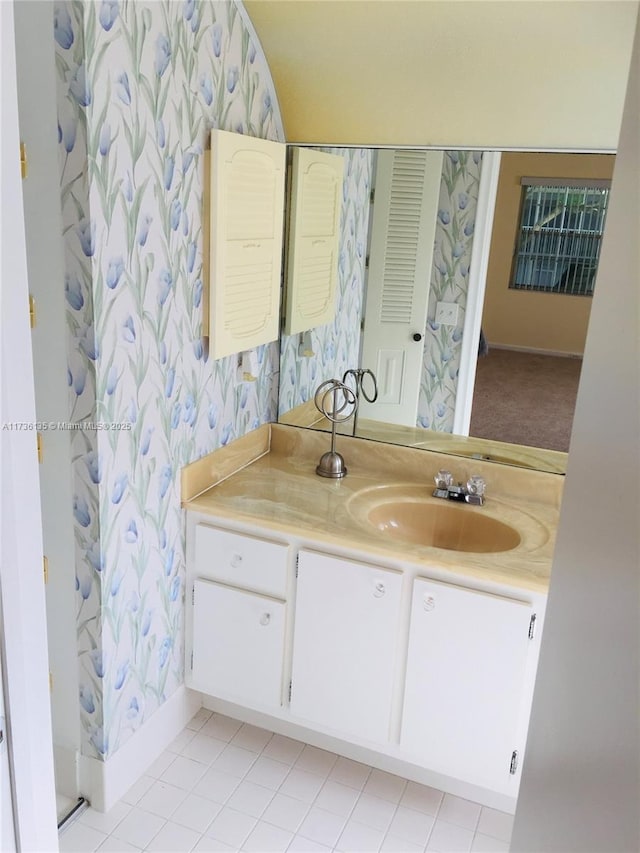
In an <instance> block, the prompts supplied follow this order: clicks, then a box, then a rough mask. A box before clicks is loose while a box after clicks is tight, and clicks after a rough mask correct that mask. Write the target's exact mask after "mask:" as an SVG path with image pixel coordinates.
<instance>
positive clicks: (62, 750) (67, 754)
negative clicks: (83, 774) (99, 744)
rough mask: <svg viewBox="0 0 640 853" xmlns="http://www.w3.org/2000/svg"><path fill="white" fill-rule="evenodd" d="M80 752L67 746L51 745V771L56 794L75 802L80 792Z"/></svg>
mask: <svg viewBox="0 0 640 853" xmlns="http://www.w3.org/2000/svg"><path fill="white" fill-rule="evenodd" d="M79 762H80V752H79V750H77V749H73V748H71V747H68V746H59V745H58V744H56V743H54V745H53V770H54V773H55V779H56V794H62V795H63V796H64V797H69V798H70V799H72V800H75V799H76V798H77V796H78V791H79V790H80V778H79V776H80V767H79Z"/></svg>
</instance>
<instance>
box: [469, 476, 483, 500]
mask: <svg viewBox="0 0 640 853" xmlns="http://www.w3.org/2000/svg"><path fill="white" fill-rule="evenodd" d="M486 487H487V484H486V482H485V479H484V477H480V476H479V475H478V474H472V475H471V476H470V477H469V479H468V480H467V492H468V493H469V494H470V495H478V497H482V496H483V495H484V490H485V489H486Z"/></svg>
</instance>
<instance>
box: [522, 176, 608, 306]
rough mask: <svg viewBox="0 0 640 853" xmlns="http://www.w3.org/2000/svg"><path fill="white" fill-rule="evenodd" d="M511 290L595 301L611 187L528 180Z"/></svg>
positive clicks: (524, 180)
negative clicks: (572, 296) (563, 294)
mask: <svg viewBox="0 0 640 853" xmlns="http://www.w3.org/2000/svg"><path fill="white" fill-rule="evenodd" d="M521 184H522V204H521V215H520V225H519V228H518V238H517V244H516V251H515V257H514V264H513V272H512V276H511V282H510V284H509V287H510V288H514V289H516V290H535V291H544V292H546V293H565V294H570V295H579V296H591V295H592V294H593V286H594V282H595V277H596V271H597V268H598V259H599V257H600V244H601V242H602V232H603V230H604V223H605V218H606V214H607V203H608V201H609V187H610V182H609V181H604V180H597V181H584V180H579V181H570V180H564V179H552V178H522V180H521Z"/></svg>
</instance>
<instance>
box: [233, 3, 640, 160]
mask: <svg viewBox="0 0 640 853" xmlns="http://www.w3.org/2000/svg"><path fill="white" fill-rule="evenodd" d="M244 5H245V7H246V9H247V11H248V13H249V16H250V18H251V20H252V22H253V24H254V26H255V28H256V31H257V34H258V36H259V38H260V41H261V42H262V45H263V48H264V51H265V54H266V56H267V60H268V62H269V66H270V69H271V73H272V75H273V78H274V83H275V86H276V91H277V93H278V98H279V102H280V109H281V112H282V117H283V121H284V126H285V133H286V139H287V141H289V142H307V143H319V142H323V143H327V142H333V143H338V144H340V143H343V144H390V145H437V146H443V147H447V146H462V147H465V146H466V147H476V146H477V147H489V148H491V147H493V148H500V149H505V148H510V147H516V148H519V147H525V148H532V149H546V148H552V149H569V150H593V151H612V150H615V148H616V147H617V140H618V133H619V128H620V121H621V116H622V107H623V101H624V94H625V89H626V82H627V76H628V70H629V64H630V59H631V47H632V41H633V33H634V28H635V21H636V16H637V11H638V3H637V2H635V1H634V2H631V1H630V0H629V1H628V0H620V2H618V0H602V2H601V1H600V0H576V1H575V2H574V0H566V2H565V0H554V2H545V0H510V2H500V0H457V1H455V2H454V0H245V3H244Z"/></svg>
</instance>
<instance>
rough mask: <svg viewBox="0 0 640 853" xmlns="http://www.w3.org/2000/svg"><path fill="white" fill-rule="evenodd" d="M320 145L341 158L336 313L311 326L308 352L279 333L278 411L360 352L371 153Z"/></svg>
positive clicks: (309, 393) (306, 396)
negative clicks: (301, 351) (300, 351)
mask: <svg viewBox="0 0 640 853" xmlns="http://www.w3.org/2000/svg"><path fill="white" fill-rule="evenodd" d="M320 150H321V151H325V152H327V153H328V154H337V155H339V156H342V157H344V160H345V164H344V180H343V182H342V212H341V217H340V223H341V236H340V254H339V257H338V292H337V296H336V315H335V319H334V320H333V322H332V323H327V324H326V325H324V326H317V327H316V328H314V329H312V330H311V342H312V348H313V356H309V357H305V356H300V355H299V354H298V344H299V340H300V336H299V335H282V339H281V340H282V345H281V360H280V404H279V406H280V408H279V412H280V414H285V412H288V411H289V410H290V409H293V408H294V407H295V406H299V405H300V404H301V403H306V402H307V400H310V399H312V398H313V395H314V394H315V391H316V389H317V387H318V386H319V385H320V384H321V383H322V382H324V381H325V380H327V379H336V378H337V379H342V376H343V375H344V372H345V370H348V369H349V368H352V367H357V366H358V359H359V355H360V318H361V316H362V310H363V297H364V284H365V262H366V251H367V234H368V228H369V210H370V202H369V195H370V192H371V182H372V172H373V161H374V155H373V150H372V149H364V148H321V149H320Z"/></svg>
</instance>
